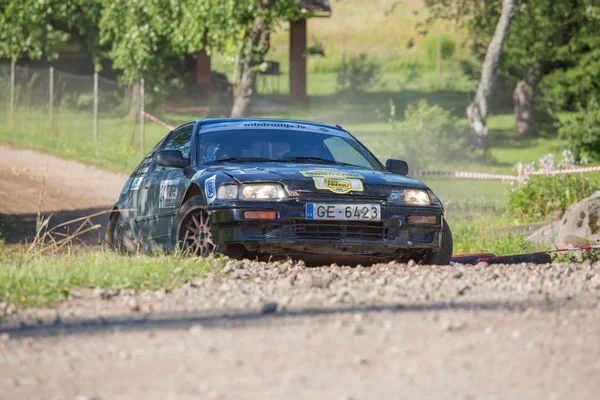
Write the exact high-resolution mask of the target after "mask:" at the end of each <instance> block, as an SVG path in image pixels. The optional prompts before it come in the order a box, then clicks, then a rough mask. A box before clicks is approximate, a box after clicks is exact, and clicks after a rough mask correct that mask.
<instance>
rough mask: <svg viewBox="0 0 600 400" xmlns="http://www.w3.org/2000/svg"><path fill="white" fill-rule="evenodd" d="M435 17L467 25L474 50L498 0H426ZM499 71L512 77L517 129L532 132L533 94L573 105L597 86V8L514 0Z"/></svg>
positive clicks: (486, 33)
mask: <svg viewBox="0 0 600 400" xmlns="http://www.w3.org/2000/svg"><path fill="white" fill-rule="evenodd" d="M426 3H427V6H428V7H429V10H430V11H431V13H432V16H433V18H445V19H451V20H454V21H456V22H457V23H458V24H459V25H461V26H462V27H464V28H466V29H467V30H468V31H469V33H470V35H469V40H471V41H472V44H473V49H474V52H475V54H476V55H478V56H480V57H483V54H484V52H483V47H484V46H483V43H485V41H486V40H489V38H490V37H491V36H492V32H493V30H494V27H495V26H496V24H497V21H498V20H499V18H500V10H499V4H500V0H476V1H473V0H454V1H450V2H449V1H448V0H426ZM516 3H517V5H516V11H515V15H514V17H513V19H512V21H511V28H510V32H509V34H508V37H507V39H506V42H505V43H504V46H503V55H502V60H501V63H500V66H499V71H500V73H501V74H502V75H503V76H504V77H506V78H508V79H509V80H511V81H513V82H514V84H515V89H514V93H513V100H514V110H515V120H516V133H517V135H519V136H526V135H533V134H535V133H536V132H537V127H536V119H535V116H536V99H537V98H538V97H539V94H540V93H541V94H542V95H543V98H542V103H543V105H544V106H545V108H547V109H549V110H553V111H556V110H558V109H564V108H569V109H575V108H576V106H577V105H578V104H587V102H588V101H589V98H590V94H591V93H598V89H599V86H600V69H599V68H598V64H599V63H600V50H599V46H598V45H600V39H599V38H598V35H597V32H598V28H597V27H598V23H599V22H600V20H599V19H598V17H599V16H600V12H598V7H593V5H592V2H591V1H590V0H517V1H516Z"/></svg>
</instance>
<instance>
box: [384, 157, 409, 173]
mask: <svg viewBox="0 0 600 400" xmlns="http://www.w3.org/2000/svg"><path fill="white" fill-rule="evenodd" d="M385 168H386V169H387V170H388V171H390V172H391V173H394V174H398V175H408V163H407V162H406V161H404V160H393V159H390V160H387V161H386V162H385Z"/></svg>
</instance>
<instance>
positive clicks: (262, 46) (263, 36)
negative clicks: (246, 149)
mask: <svg viewBox="0 0 600 400" xmlns="http://www.w3.org/2000/svg"><path fill="white" fill-rule="evenodd" d="M274 2H275V0H257V6H256V7H257V15H256V16H255V17H254V20H253V21H252V29H251V30H250V34H249V35H248V39H247V40H246V44H245V46H244V48H243V49H242V51H241V54H240V61H239V63H240V68H241V71H240V77H239V79H240V81H239V82H238V84H237V85H236V86H235V88H234V90H233V107H232V109H231V118H241V117H245V116H247V115H248V109H249V108H250V99H251V96H252V92H253V90H252V88H253V87H254V81H255V80H256V74H257V73H258V66H259V65H260V64H262V63H263V62H264V60H265V55H266V54H267V52H268V51H269V46H270V36H271V31H270V28H269V26H268V25H267V23H266V21H265V18H264V15H263V11H264V10H265V9H267V8H269V7H271V6H272V5H273V4H274Z"/></svg>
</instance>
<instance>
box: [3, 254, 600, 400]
mask: <svg viewBox="0 0 600 400" xmlns="http://www.w3.org/2000/svg"><path fill="white" fill-rule="evenodd" d="M269 303H270V304H269ZM265 304H267V305H266V306H265ZM599 304H600V263H596V264H589V263H584V264H561V265H559V264H556V265H537V266H535V265H516V266H515V265H513V266H503V265H500V266H487V265H484V264H480V265H478V266H460V265H459V266H454V267H450V266H445V267H424V266H418V265H410V264H409V265H406V264H384V265H377V266H373V267H369V268H362V267H359V268H348V267H339V266H335V265H334V266H327V267H319V268H307V267H305V266H303V265H302V264H301V263H300V264H297V263H291V262H288V263H270V264H267V263H263V264H261V263H258V262H252V261H245V262H235V263H231V264H229V265H226V266H225V268H224V269H223V272H222V273H213V274H210V275H209V276H207V277H205V278H203V279H199V280H197V281H195V282H190V283H188V284H187V285H186V286H185V287H182V288H180V289H176V290H174V291H172V292H171V293H164V292H163V291H157V292H142V293H135V292H132V291H118V290H115V289H96V290H82V291H81V292H79V293H75V294H74V295H73V299H71V300H70V301H68V302H66V303H64V304H62V305H61V306H59V307H58V308H56V309H52V310H40V309H33V310H23V311H14V312H11V313H10V315H6V316H5V318H4V320H3V321H2V322H1V323H0V330H1V331H4V332H8V334H4V335H3V336H2V337H3V340H2V341H0V354H1V358H0V375H1V376H3V377H6V379H3V380H1V383H0V398H7V399H8V398H10V399H19V398H31V397H32V396H33V395H39V394H40V393H41V394H43V396H46V397H43V396H42V397H41V398H56V399H59V398H60V399H62V398H77V397H76V396H88V397H83V398H101V399H109V398H110V399H154V398H156V399H164V398H177V399H179V398H199V397H200V398H215V399H237V398H249V399H253V398H257V399H258V398H311V399H312V398H318V399H321V398H322V399H332V398H333V399H338V398H339V399H369V398H403V397H406V398H440V399H456V398H498V399H502V398H509V397H510V398H517V399H520V398H522V399H530V398H536V399H538V398H543V399H563V398H564V399H566V398H569V399H571V398H578V399H585V398H590V399H591V398H595V394H596V393H597V391H598V390H599V389H600V381H598V380H597V379H595V377H596V376H597V374H598V372H600V362H599V361H598V360H600V357H598V356H599V355H600V341H599V340H598V337H600V336H599V334H600V322H599V321H600V319H599V317H600V308H599ZM275 305H277V310H276V311H275V312H269V311H273V308H275V307H274V306H275ZM74 322H77V323H79V324H80V325H81V324H84V325H85V327H86V329H84V330H81V329H79V330H78V329H76V327H77V325H71V324H72V323H74ZM40 327H42V328H40ZM19 332H21V333H24V334H22V335H20V333H19ZM2 396H4V397H2ZM33 397H38V398H40V397H39V396H33Z"/></svg>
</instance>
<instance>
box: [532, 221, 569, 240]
mask: <svg viewBox="0 0 600 400" xmlns="http://www.w3.org/2000/svg"><path fill="white" fill-rule="evenodd" d="M559 227H560V221H554V222H552V223H550V224H547V225H544V226H542V227H541V228H539V229H537V230H535V231H534V232H533V233H531V234H530V235H529V236H527V237H526V238H525V240H526V241H527V242H529V243H533V244H544V245H546V246H553V245H554V244H555V243H556V241H557V236H558V229H559Z"/></svg>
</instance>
